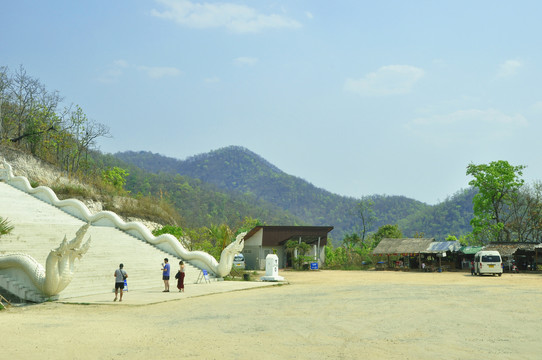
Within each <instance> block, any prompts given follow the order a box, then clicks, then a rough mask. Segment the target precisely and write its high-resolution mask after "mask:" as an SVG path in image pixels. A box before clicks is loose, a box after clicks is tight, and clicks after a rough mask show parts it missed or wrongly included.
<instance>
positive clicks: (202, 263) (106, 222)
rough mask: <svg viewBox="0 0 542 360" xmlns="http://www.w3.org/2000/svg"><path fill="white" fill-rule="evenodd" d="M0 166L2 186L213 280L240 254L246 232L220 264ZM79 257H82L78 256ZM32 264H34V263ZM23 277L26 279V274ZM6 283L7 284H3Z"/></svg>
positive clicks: (0, 281)
mask: <svg viewBox="0 0 542 360" xmlns="http://www.w3.org/2000/svg"><path fill="white" fill-rule="evenodd" d="M0 165H2V166H0V181H4V182H5V183H6V184H8V185H10V186H13V187H14V188H17V189H19V190H22V191H24V192H25V193H28V194H30V195H32V196H34V197H36V198H38V199H40V200H42V201H44V202H46V203H48V204H51V205H53V206H55V207H57V208H59V209H61V210H63V211H64V212H66V213H68V214H71V215H73V216H75V217H76V218H78V219H80V220H82V221H84V222H86V223H88V224H91V225H93V226H100V227H104V226H105V227H114V228H117V229H119V230H121V231H124V232H125V233H127V234H130V235H132V236H134V237H136V238H138V239H140V240H143V241H145V242H147V243H149V244H151V245H153V246H155V247H156V248H158V249H160V250H162V251H165V252H166V253H170V254H172V255H174V256H178V257H179V258H181V259H183V260H185V261H187V262H188V263H190V264H191V265H194V266H196V267H198V268H200V269H205V270H207V271H208V272H209V273H211V274H213V275H214V276H216V277H220V278H221V277H224V276H226V275H228V274H229V273H230V271H231V268H232V264H233V257H234V255H235V254H236V253H240V252H241V251H242V250H243V247H244V240H243V238H244V236H245V234H246V233H242V234H239V235H238V236H237V238H236V240H235V241H234V242H232V243H231V244H230V245H229V246H228V247H226V248H225V249H224V250H223V251H222V254H221V258H220V262H217V261H216V259H215V258H214V257H213V256H211V255H210V254H208V253H206V252H203V251H189V250H187V249H185V248H184V247H183V246H182V244H181V243H180V242H179V240H178V239H177V238H175V237H174V236H173V235H170V234H163V235H160V236H157V237H156V236H154V235H153V234H152V233H151V232H150V230H149V229H148V228H147V227H146V226H145V225H143V224H142V223H140V222H128V223H127V222H125V221H124V220H122V219H121V218H120V217H119V216H118V215H117V214H115V213H113V212H111V211H101V212H98V213H96V214H92V213H91V212H90V211H89V209H88V208H87V206H86V205H85V204H84V203H83V202H81V201H79V200H77V199H66V200H59V199H58V197H57V196H56V194H55V193H54V192H53V190H51V189H50V188H48V187H46V186H38V187H36V188H33V187H32V186H31V185H30V183H29V181H28V179H27V178H26V177H23V176H14V175H13V171H12V167H11V165H10V164H8V163H7V162H6V161H5V160H3V162H2V164H0ZM0 203H1V199H0ZM62 235H64V234H60V236H62ZM84 247H85V246H83V248H84ZM80 255H82V253H81V254H80ZM16 257H18V258H20V259H22V258H28V256H25V255H24V254H16ZM4 258H6V259H7V257H6V256H4ZM13 259H14V258H13V257H12V259H11V260H10V262H11V263H13ZM21 261H25V260H21ZM83 261H84V259H83ZM31 262H32V261H31ZM7 263H8V262H7V261H5V264H7ZM33 263H37V262H36V261H35V260H34V261H33ZM38 265H39V264H38ZM25 266H26V265H25ZM3 269H4V270H2V268H0V286H2V287H4V288H5V287H6V286H7V285H10V284H9V281H10V279H7V280H6V276H5V275H6V273H7V272H9V270H6V267H3ZM45 273H47V266H46V269H45ZM10 276H11V275H10ZM25 276H26V277H28V276H27V275H25ZM46 276H47V275H46ZM66 279H67V277H66ZM40 281H41V280H40ZM6 282H7V283H8V284H7V285H6ZM11 286H13V284H11ZM37 291H38V292H41V295H42V297H46V298H51V295H50V294H49V295H47V293H45V292H43V291H41V290H40V289H39V287H37ZM53 297H54V296H53Z"/></svg>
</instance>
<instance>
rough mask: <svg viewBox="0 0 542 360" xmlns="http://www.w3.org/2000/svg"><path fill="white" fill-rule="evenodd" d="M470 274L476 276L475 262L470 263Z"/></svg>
mask: <svg viewBox="0 0 542 360" xmlns="http://www.w3.org/2000/svg"><path fill="white" fill-rule="evenodd" d="M470 274H471V275H474V260H473V261H471V262H470Z"/></svg>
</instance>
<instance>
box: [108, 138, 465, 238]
mask: <svg viewBox="0 0 542 360" xmlns="http://www.w3.org/2000/svg"><path fill="white" fill-rule="evenodd" d="M114 157H116V158H117V159H119V160H122V161H123V162H125V163H128V164H132V165H133V166H137V167H138V168H141V169H144V170H146V171H149V172H151V173H154V174H159V173H160V174H170V175H174V176H182V177H185V178H186V179H198V180H200V181H201V183H202V184H209V185H212V186H214V187H216V189H217V190H218V191H223V192H225V193H227V194H230V195H229V196H237V197H239V196H240V197H243V196H244V197H245V198H246V197H248V198H250V199H252V200H258V201H261V202H262V203H263V204H269V205H270V206H274V207H276V208H277V209H282V210H284V211H286V212H287V213H289V214H291V215H293V216H292V219H290V220H294V218H295V219H299V220H300V221H301V224H307V225H331V226H334V227H335V230H334V231H333V232H332V234H331V235H332V237H333V238H334V239H335V242H337V241H338V240H341V239H342V237H343V236H344V235H345V234H347V233H351V232H352V231H355V230H357V229H359V226H360V223H361V221H360V219H359V216H358V215H357V207H358V203H359V201H360V199H355V198H351V197H345V196H340V195H337V194H333V193H331V192H329V191H326V190H324V189H321V188H317V187H315V186H314V185H312V184H311V183H309V182H307V181H305V180H303V179H301V178H298V177H295V176H292V175H288V174H286V173H284V172H283V171H281V170H280V169H278V168H277V167H276V166H274V165H273V164H271V163H269V162H268V161H266V160H265V159H263V158H262V157H261V156H259V155H257V154H255V153H253V152H251V151H250V150H248V149H245V148H243V147H238V146H230V147H226V148H221V149H218V150H214V151H211V152H209V153H205V154H199V155H196V156H193V157H190V158H188V159H186V160H179V159H174V158H170V157H166V156H162V155H159V154H154V153H151V152H143V151H140V152H133V151H127V152H122V153H116V154H114ZM162 176H163V175H162ZM461 194H462V193H461ZM369 198H370V199H371V200H372V201H373V202H374V206H373V209H374V211H375V214H376V217H377V221H375V222H374V223H373V227H372V228H371V229H370V230H371V231H376V230H377V229H378V227H380V226H382V225H385V224H400V226H401V229H402V231H403V233H404V235H405V236H414V234H415V233H424V234H425V236H435V237H443V236H444V237H445V236H446V235H448V234H453V235H456V236H460V235H462V234H464V233H466V232H468V231H470V230H469V227H468V222H469V221H470V218H472V202H470V203H469V202H468V197H465V196H460V194H459V193H458V194H456V195H454V196H453V197H452V198H450V199H447V200H446V201H445V202H443V203H441V204H438V205H435V206H430V205H427V204H425V203H422V202H420V201H417V200H413V199H409V198H407V197H404V196H386V195H373V196H370V197H369ZM469 206H470V215H469ZM454 209H455V210H454ZM458 209H461V211H460V210H458ZM469 216H470V217H469ZM259 219H260V220H262V221H264V222H266V223H267V224H268V225H279V223H274V222H273V221H270V220H269V219H266V218H259ZM431 221H438V222H434V223H433V222H431ZM298 224H299V223H298ZM280 225H290V224H287V223H281V224H280Z"/></svg>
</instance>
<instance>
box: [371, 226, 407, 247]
mask: <svg viewBox="0 0 542 360" xmlns="http://www.w3.org/2000/svg"><path fill="white" fill-rule="evenodd" d="M402 237H403V233H402V232H401V230H399V226H398V225H397V224H395V225H390V224H387V225H383V226H381V227H380V228H378V230H377V232H376V233H374V234H373V236H372V248H373V249H374V248H375V247H376V246H377V245H378V244H379V243H380V241H381V240H382V239H384V238H390V239H400V238H402Z"/></svg>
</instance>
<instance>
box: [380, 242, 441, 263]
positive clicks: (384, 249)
mask: <svg viewBox="0 0 542 360" xmlns="http://www.w3.org/2000/svg"><path fill="white" fill-rule="evenodd" d="M433 241H435V239H434V238H401V239H393V238H384V239H382V240H380V243H378V245H377V246H376V247H375V248H374V250H373V255H387V257H388V266H389V265H390V264H389V262H390V255H402V254H408V255H409V256H412V254H415V255H417V256H418V264H421V256H420V254H422V253H424V252H425V251H427V249H429V246H430V244H431V243H432V242H433ZM419 266H420V265H419Z"/></svg>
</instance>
